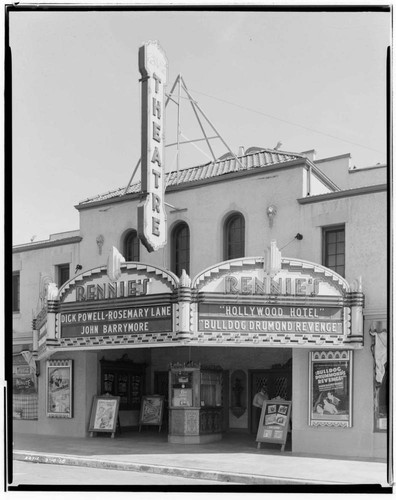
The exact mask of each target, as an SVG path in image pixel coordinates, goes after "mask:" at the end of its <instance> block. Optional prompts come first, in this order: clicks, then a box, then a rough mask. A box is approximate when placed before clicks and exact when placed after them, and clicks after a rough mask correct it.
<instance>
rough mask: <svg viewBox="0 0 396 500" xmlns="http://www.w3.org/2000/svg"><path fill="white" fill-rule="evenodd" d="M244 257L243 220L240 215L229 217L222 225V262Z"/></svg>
mask: <svg viewBox="0 0 396 500" xmlns="http://www.w3.org/2000/svg"><path fill="white" fill-rule="evenodd" d="M244 256H245V218H244V217H243V215H242V214H239V213H236V214H232V215H230V216H229V217H228V218H227V220H226V221H225V224H224V260H229V259H237V258H239V257H244Z"/></svg>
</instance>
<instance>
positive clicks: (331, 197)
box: [297, 184, 388, 205]
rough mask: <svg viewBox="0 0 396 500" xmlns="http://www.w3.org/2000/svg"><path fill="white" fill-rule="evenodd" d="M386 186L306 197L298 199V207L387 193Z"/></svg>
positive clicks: (380, 185) (379, 185)
mask: <svg viewBox="0 0 396 500" xmlns="http://www.w3.org/2000/svg"><path fill="white" fill-rule="evenodd" d="M387 190H388V185H387V184H376V185H374V186H364V187H359V188H353V189H346V190H344V191H336V192H334V193H324V194H318V195H315V196H307V197H305V198H298V200H297V201H298V203H300V205H308V204H309V203H319V202H322V201H328V200H334V199H339V198H349V197H351V196H362V195H365V194H372V193H379V192H382V191H387Z"/></svg>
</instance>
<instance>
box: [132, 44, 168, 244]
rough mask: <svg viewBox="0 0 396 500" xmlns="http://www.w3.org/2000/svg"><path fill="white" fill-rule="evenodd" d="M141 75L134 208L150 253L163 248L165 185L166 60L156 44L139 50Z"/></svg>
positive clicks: (143, 241)
mask: <svg viewBox="0 0 396 500" xmlns="http://www.w3.org/2000/svg"><path fill="white" fill-rule="evenodd" d="M139 71H140V74H141V75H142V78H141V81H142V191H143V193H144V194H145V200H144V202H143V203H142V204H141V205H140V206H139V207H138V232H139V238H140V239H141V241H142V243H143V244H144V246H145V247H146V248H147V250H148V251H149V252H153V251H156V250H158V249H159V248H162V247H163V246H165V245H166V213H165V205H164V185H165V169H164V159H165V158H164V156H165V154H164V153H165V84H166V80H167V72H168V61H167V59H166V56H165V53H164V52H163V50H162V49H161V47H160V46H159V44H158V42H151V41H150V42H147V43H145V44H144V45H143V46H142V47H140V48H139Z"/></svg>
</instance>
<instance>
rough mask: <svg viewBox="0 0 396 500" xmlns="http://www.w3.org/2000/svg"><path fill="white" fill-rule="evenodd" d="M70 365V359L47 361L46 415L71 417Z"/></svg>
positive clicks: (71, 374) (71, 362)
mask: <svg viewBox="0 0 396 500" xmlns="http://www.w3.org/2000/svg"><path fill="white" fill-rule="evenodd" d="M72 366H73V361H72V360H70V359H51V360H48V361H47V377H46V378H47V395H46V396H47V398H46V399H47V403H46V406H47V417H51V418H72V401H73V394H72V387H73V384H72V376H73V372H72Z"/></svg>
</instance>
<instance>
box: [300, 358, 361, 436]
mask: <svg viewBox="0 0 396 500" xmlns="http://www.w3.org/2000/svg"><path fill="white" fill-rule="evenodd" d="M309 367H310V370H309V405H310V406H309V422H308V423H309V425H311V426H315V427H352V351H346V350H345V351H314V352H311V353H310V356H309Z"/></svg>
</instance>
